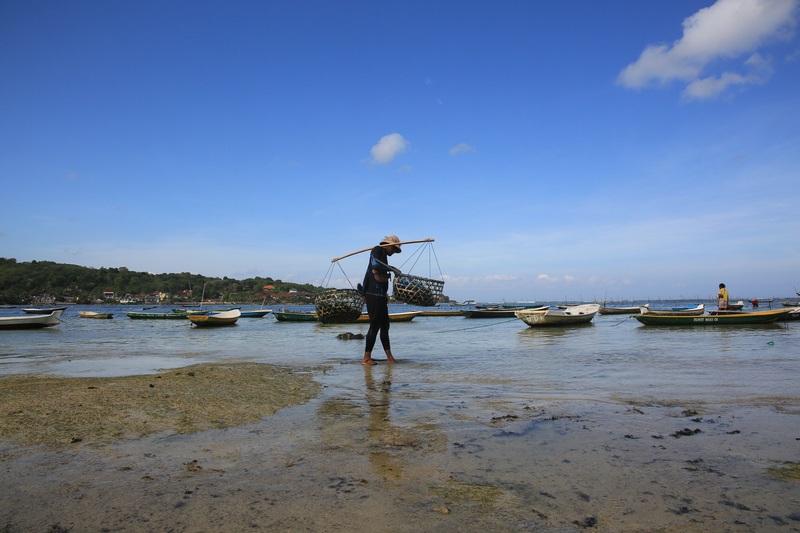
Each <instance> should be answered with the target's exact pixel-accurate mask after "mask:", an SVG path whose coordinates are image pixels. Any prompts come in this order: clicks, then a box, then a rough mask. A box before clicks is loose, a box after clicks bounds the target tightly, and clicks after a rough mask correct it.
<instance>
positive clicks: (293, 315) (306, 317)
mask: <svg viewBox="0 0 800 533" xmlns="http://www.w3.org/2000/svg"><path fill="white" fill-rule="evenodd" d="M272 314H273V315H275V318H276V319H278V320H279V321H280V322H316V321H317V320H319V318H318V317H317V313H315V312H313V311H287V310H286V309H284V310H283V311H273V312H272Z"/></svg>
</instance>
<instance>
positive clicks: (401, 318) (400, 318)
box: [356, 311, 422, 322]
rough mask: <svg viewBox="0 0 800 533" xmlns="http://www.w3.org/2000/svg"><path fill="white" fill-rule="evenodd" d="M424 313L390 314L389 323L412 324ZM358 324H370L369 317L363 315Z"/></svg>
mask: <svg viewBox="0 0 800 533" xmlns="http://www.w3.org/2000/svg"><path fill="white" fill-rule="evenodd" d="M421 314H422V311H406V312H404V313H389V322H411V321H412V320H414V317H418V316H419V315H421ZM356 322H369V315H368V314H367V313H362V314H361V316H360V317H358V320H356Z"/></svg>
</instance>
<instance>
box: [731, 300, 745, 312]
mask: <svg viewBox="0 0 800 533" xmlns="http://www.w3.org/2000/svg"><path fill="white" fill-rule="evenodd" d="M728 309H730V310H731V311H741V310H742V309H744V300H739V301H738V302H734V303H728Z"/></svg>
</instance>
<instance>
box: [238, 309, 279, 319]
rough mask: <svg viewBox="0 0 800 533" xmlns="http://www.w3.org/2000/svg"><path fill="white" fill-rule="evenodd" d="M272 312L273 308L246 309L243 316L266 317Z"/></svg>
mask: <svg viewBox="0 0 800 533" xmlns="http://www.w3.org/2000/svg"><path fill="white" fill-rule="evenodd" d="M271 312H272V309H245V310H243V311H242V312H241V313H242V318H264V317H265V316H266V315H268V314H269V313H271Z"/></svg>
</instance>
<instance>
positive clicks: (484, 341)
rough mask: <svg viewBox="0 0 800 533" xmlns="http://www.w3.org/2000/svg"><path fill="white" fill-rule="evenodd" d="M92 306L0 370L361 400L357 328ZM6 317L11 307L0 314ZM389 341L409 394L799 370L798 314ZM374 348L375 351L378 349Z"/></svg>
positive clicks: (712, 395) (488, 322)
mask: <svg viewBox="0 0 800 533" xmlns="http://www.w3.org/2000/svg"><path fill="white" fill-rule="evenodd" d="M671 305H674V304H672V303H670V302H659V303H658V305H656V304H652V307H654V308H656V307H670V306H671ZM772 305H773V308H774V307H775V306H776V305H779V304H776V303H773V304H772ZM80 309H88V308H83V307H81V308H80ZM93 309H95V310H102V311H110V312H113V313H114V318H113V319H111V320H92V319H83V318H79V317H78V310H79V309H78V308H76V307H71V308H69V309H68V310H67V311H66V312H65V313H64V315H63V316H62V319H63V320H62V323H61V324H60V325H58V326H55V327H52V328H46V329H42V330H24V331H0V375H8V374H21V373H46V374H56V375H64V376H83V377H89V376H121V375H131V374H141V373H153V372H157V371H159V370H162V369H170V368H177V367H182V366H187V365H191V364H195V363H201V362H218V361H239V360H242V361H255V362H263V363H271V364H277V365H289V366H295V367H306V368H317V369H319V370H318V371H316V372H315V374H316V377H317V378H318V379H319V380H321V381H322V382H324V384H325V385H326V386H327V387H329V388H332V389H334V390H337V391H338V392H337V393H338V394H344V395H347V394H348V391H349V392H352V393H353V394H360V392H359V391H361V390H363V387H364V381H363V377H357V376H360V374H359V373H360V372H362V367H361V365H360V364H358V363H359V360H360V357H361V356H362V354H363V341H362V340H341V339H338V338H337V335H338V334H340V333H344V332H352V333H366V330H367V325H366V324H343V325H322V324H318V323H305V322H278V321H276V319H275V318H274V316H273V315H271V314H269V315H267V316H265V317H264V318H260V319H258V318H241V319H239V321H238V323H237V324H236V325H235V326H232V327H225V328H210V329H204V328H197V327H194V326H192V325H191V323H190V322H189V321H188V320H134V319H131V318H128V317H127V316H125V314H124V312H125V311H134V310H141V308H131V307H105V308H93ZM293 309H297V310H302V309H312V307H306V308H303V307H294V308H293ZM408 309H409V307H408V306H405V305H400V306H393V308H392V311H400V310H408ZM10 314H21V310H19V309H3V310H0V315H2V316H7V315H10ZM391 339H392V346H393V351H394V354H395V356H396V357H397V358H398V359H400V360H401V362H400V364H399V365H396V366H394V367H393V368H392V379H393V380H395V381H401V382H402V383H403V384H404V387H406V392H407V393H410V394H413V395H415V396H417V395H418V396H419V397H424V398H437V399H439V400H442V401H447V399H448V398H456V397H464V396H468V397H487V398H488V397H497V398H504V399H509V400H513V399H516V398H526V399H530V398H541V399H555V400H558V399H587V400H600V401H603V400H606V399H615V400H619V399H620V398H622V399H625V398H628V397H630V398H636V399H639V400H641V399H648V398H652V399H654V400H664V399H669V398H681V399H683V400H697V401H712V402H713V401H727V400H734V399H737V398H750V397H754V396H765V395H769V396H792V395H794V394H796V392H797V382H798V378H800V322H789V323H779V324H773V325H764V326H747V327H721V326H706V327H694V328H692V327H684V328H663V327H653V326H643V325H641V324H639V322H637V321H636V320H634V319H632V318H630V317H628V316H627V315H597V316H596V317H595V319H594V320H593V322H592V323H591V324H589V325H586V326H578V327H574V326H573V327H566V328H549V329H544V328H530V327H528V326H526V325H525V324H524V323H523V322H521V321H520V320H518V319H516V318H512V319H505V318H500V319H498V318H492V319H470V318H464V317H461V316H457V317H417V318H415V319H414V320H413V321H412V322H408V323H393V324H392V326H391ZM375 354H377V355H376V359H382V358H383V353H382V350H380V343H378V346H377V347H376V350H375Z"/></svg>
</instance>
